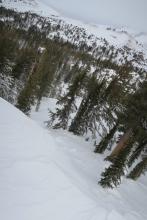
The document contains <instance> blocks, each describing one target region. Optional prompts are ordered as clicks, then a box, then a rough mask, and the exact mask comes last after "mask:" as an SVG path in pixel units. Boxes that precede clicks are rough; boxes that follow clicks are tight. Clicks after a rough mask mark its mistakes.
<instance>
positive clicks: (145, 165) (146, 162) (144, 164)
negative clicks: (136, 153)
mask: <svg viewBox="0 0 147 220" xmlns="http://www.w3.org/2000/svg"><path fill="white" fill-rule="evenodd" d="M146 171H147V157H145V158H143V159H142V161H141V162H139V163H138V164H137V165H136V166H135V167H134V169H133V170H132V171H131V172H130V174H129V175H128V178H130V179H133V180H136V179H138V178H139V177H140V176H141V174H144V173H145V172H146Z"/></svg>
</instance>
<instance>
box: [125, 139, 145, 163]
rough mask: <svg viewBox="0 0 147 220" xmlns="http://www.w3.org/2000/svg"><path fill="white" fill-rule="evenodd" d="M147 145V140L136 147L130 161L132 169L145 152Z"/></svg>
mask: <svg viewBox="0 0 147 220" xmlns="http://www.w3.org/2000/svg"><path fill="white" fill-rule="evenodd" d="M146 145H147V140H141V142H140V143H139V144H138V145H137V146H136V148H135V150H134V151H133V152H132V155H131V156H130V158H129V160H128V166H129V167H131V166H132V164H133V163H134V161H135V160H136V159H138V158H139V156H140V154H141V153H142V152H143V150H144V149H145V147H146Z"/></svg>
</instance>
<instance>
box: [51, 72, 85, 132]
mask: <svg viewBox="0 0 147 220" xmlns="http://www.w3.org/2000/svg"><path fill="white" fill-rule="evenodd" d="M85 77H86V71H85V70H84V71H82V72H81V73H78V74H77V75H76V77H75V78H74V80H73V83H72V84H71V85H70V86H69V88H68V92H67V94H66V95H65V96H64V97H61V98H60V99H59V100H58V102H57V105H63V106H62V108H57V111H56V112H55V113H52V112H51V121H49V123H48V125H51V124H52V125H53V122H54V121H55V120H57V121H58V122H57V123H56V124H55V125H53V128H56V129H57V128H63V129H67V126H68V121H69V116H70V113H72V112H74V111H76V105H75V99H76V97H77V95H78V94H79V91H80V90H81V88H82V83H83V80H84V79H85Z"/></svg>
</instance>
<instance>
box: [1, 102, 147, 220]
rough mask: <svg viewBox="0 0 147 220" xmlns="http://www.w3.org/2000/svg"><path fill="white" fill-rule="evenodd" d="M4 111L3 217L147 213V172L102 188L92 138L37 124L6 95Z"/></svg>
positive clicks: (117, 217) (134, 219)
mask: <svg viewBox="0 0 147 220" xmlns="http://www.w3.org/2000/svg"><path fill="white" fill-rule="evenodd" d="M42 109H43V106H42V107H41V109H40V112H41V111H42ZM40 112H39V113H38V114H40V115H38V118H39V120H41V115H42V114H41V113H40ZM0 115H1V117H0V138H1V142H0V219H2V220H10V219H11V220H20V219H21V220H42V219H43V220H47V219H52V220H59V219H68V220H75V219H76V220H83V219H84V220H85V219H86V220H96V219H99V220H145V219H146V218H147V210H146V203H147V197H146V193H147V188H146V186H145V185H144V184H143V183H144V182H145V180H146V178H145V177H142V178H141V181H140V182H138V183H136V182H132V181H127V183H126V181H124V183H123V184H122V185H121V187H120V188H119V189H115V190H103V189H102V188H101V187H100V186H98V185H97V180H98V179H99V175H100V172H101V170H102V169H103V168H104V162H103V158H102V157H100V156H98V155H95V154H94V153H93V152H92V150H93V149H92V147H90V146H89V145H90V144H89V143H85V141H84V140H83V139H82V138H79V137H75V136H73V135H71V134H69V133H67V132H62V131H51V130H49V131H48V130H45V129H43V128H41V127H39V126H38V125H37V124H36V123H35V122H33V121H32V120H31V119H29V118H27V117H26V116H25V115H24V114H23V113H21V112H20V111H19V110H17V109H16V108H15V107H13V106H12V105H10V104H8V103H7V102H6V101H4V100H2V99H0ZM36 119H37V117H36Z"/></svg>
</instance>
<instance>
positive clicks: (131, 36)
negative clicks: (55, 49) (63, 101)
mask: <svg viewBox="0 0 147 220" xmlns="http://www.w3.org/2000/svg"><path fill="white" fill-rule="evenodd" d="M0 6H4V7H6V8H9V9H14V10H16V11H18V12H27V11H29V12H32V13H36V14H38V15H40V16H43V17H46V18H47V17H50V18H54V19H55V20H54V22H61V21H62V22H65V24H66V25H72V26H73V27H72V29H74V28H76V27H78V28H82V29H84V32H86V34H87V35H88V36H87V37H88V38H89V36H90V35H94V36H95V37H96V38H97V44H98V45H99V44H101V39H106V40H107V41H108V43H109V44H110V45H114V46H116V47H118V48H121V47H123V46H128V47H129V48H131V49H134V50H137V51H143V52H145V53H146V51H147V46H146V45H147V40H146V33H145V34H143V35H142V33H136V32H134V31H133V30H131V29H128V28H125V27H120V28H116V27H115V28H114V27H110V26H107V25H100V24H88V23H83V22H81V21H79V20H74V19H71V18H67V17H65V16H63V15H61V14H60V13H59V12H57V11H55V10H54V9H52V8H51V7H50V6H49V4H47V3H46V1H41V0H2V3H0ZM62 22H61V23H62ZM84 34H85V33H84ZM60 35H61V36H62V37H63V38H64V39H65V40H71V39H69V37H68V38H67V36H66V34H65V33H64V31H63V33H62V32H61V33H60ZM140 35H141V37H138V36H140ZM81 37H82V36H80V38H81ZM91 37H92V36H91ZM91 41H93V37H92V38H89V40H88V42H87V43H88V44H89V45H91V43H92V42H91Z"/></svg>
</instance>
